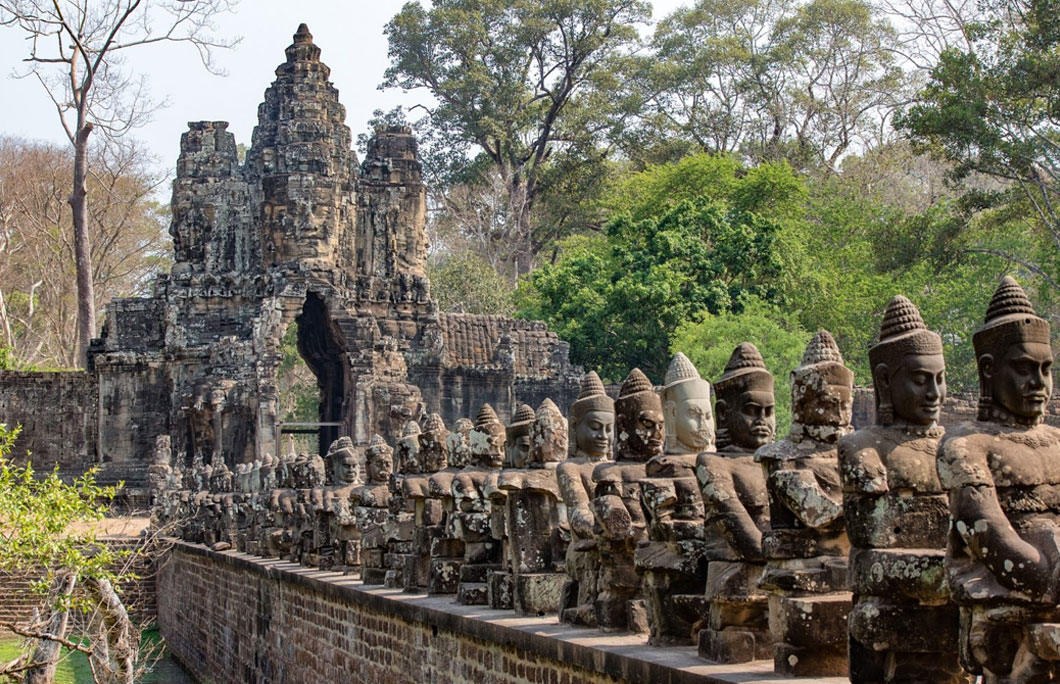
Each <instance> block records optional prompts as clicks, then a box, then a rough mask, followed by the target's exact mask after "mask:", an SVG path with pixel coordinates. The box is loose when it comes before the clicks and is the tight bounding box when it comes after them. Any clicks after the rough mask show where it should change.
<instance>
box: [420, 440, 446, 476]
mask: <svg viewBox="0 0 1060 684" xmlns="http://www.w3.org/2000/svg"><path fill="white" fill-rule="evenodd" d="M420 460H421V461H422V462H423V472H425V473H436V472H438V471H439V470H442V469H443V468H445V467H446V466H447V465H449V463H448V454H447V453H446V449H445V442H443V441H441V440H439V439H438V438H437V436H436V435H435V434H434V433H432V432H424V433H423V434H421V435H420Z"/></svg>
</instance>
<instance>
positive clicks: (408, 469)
mask: <svg viewBox="0 0 1060 684" xmlns="http://www.w3.org/2000/svg"><path fill="white" fill-rule="evenodd" d="M397 454H398V469H399V470H400V472H402V473H418V472H420V467H421V464H420V436H419V435H418V434H416V435H407V436H405V437H402V438H401V440H400V441H398V443H397Z"/></svg>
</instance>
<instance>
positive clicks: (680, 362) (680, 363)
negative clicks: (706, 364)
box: [663, 352, 700, 388]
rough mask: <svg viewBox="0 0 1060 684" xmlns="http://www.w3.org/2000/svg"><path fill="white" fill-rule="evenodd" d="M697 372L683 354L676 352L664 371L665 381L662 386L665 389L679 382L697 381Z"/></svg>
mask: <svg viewBox="0 0 1060 684" xmlns="http://www.w3.org/2000/svg"><path fill="white" fill-rule="evenodd" d="M699 379H700V377H699V371H698V370H696V367H695V366H694V365H693V364H692V361H690V360H689V358H688V357H687V356H685V355H684V353H683V352H677V353H676V354H674V357H673V358H672V359H671V360H670V366H669V367H668V368H667V369H666V379H665V380H664V381H663V385H664V386H665V387H666V388H670V387H673V386H674V385H676V384H677V383H679V382H687V381H689V380H699Z"/></svg>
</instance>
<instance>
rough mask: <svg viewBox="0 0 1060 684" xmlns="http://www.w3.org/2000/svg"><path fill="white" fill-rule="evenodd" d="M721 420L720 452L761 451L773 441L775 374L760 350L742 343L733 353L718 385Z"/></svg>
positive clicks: (716, 408)
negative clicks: (729, 447)
mask: <svg viewBox="0 0 1060 684" xmlns="http://www.w3.org/2000/svg"><path fill="white" fill-rule="evenodd" d="M714 392H715V394H717V397H718V398H717V401H716V402H715V404H714V409H715V412H716V413H717V417H718V449H723V448H725V447H727V446H730V445H732V446H736V447H739V448H741V449H750V450H754V449H758V448H759V447H763V446H765V445H766V444H769V443H770V442H772V441H773V438H774V437H775V436H776V431H777V418H776V415H775V414H774V413H773V408H774V404H775V402H774V399H773V374H772V373H770V372H769V370H767V369H766V365H765V362H764V361H763V360H762V354H761V353H759V351H758V347H756V346H754V345H753V344H751V343H750V342H741V343H740V344H739V345H738V346H737V347H736V349H734V350H733V352H732V356H730V357H729V362H728V363H727V364H725V372H724V373H722V376H721V377H720V378H718V381H717V382H715V383H714Z"/></svg>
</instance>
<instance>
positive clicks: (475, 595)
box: [456, 582, 489, 606]
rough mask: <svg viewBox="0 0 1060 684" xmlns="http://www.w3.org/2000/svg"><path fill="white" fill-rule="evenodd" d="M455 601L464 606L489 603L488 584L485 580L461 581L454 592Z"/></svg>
mask: <svg viewBox="0 0 1060 684" xmlns="http://www.w3.org/2000/svg"><path fill="white" fill-rule="evenodd" d="M456 602H457V603H460V604H463V605H465V606H485V605H488V604H489V586H488V585H487V584H486V583H485V582H461V583H460V588H459V589H457V592H456Z"/></svg>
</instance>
